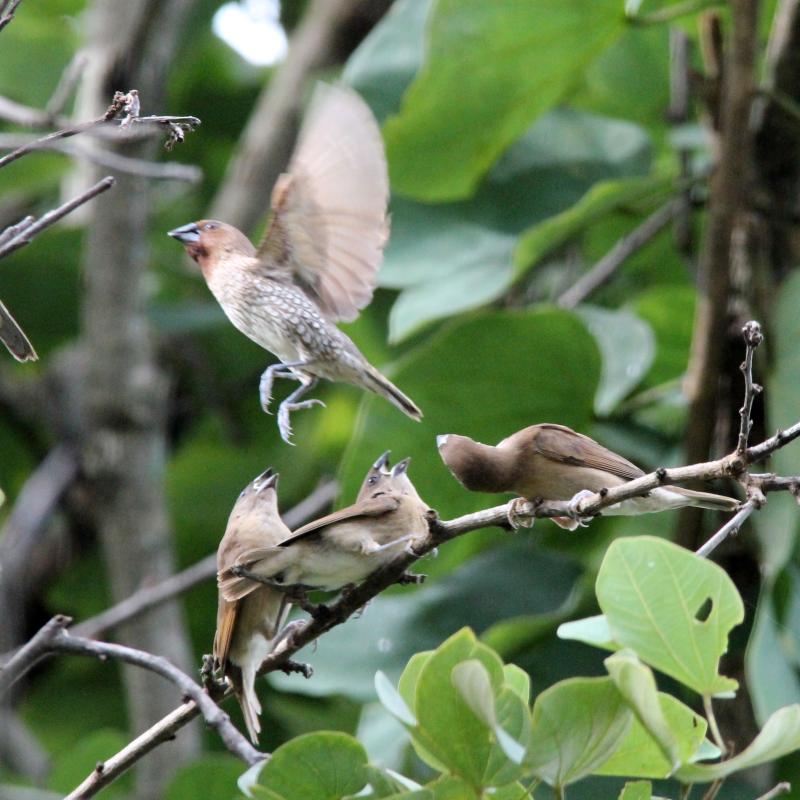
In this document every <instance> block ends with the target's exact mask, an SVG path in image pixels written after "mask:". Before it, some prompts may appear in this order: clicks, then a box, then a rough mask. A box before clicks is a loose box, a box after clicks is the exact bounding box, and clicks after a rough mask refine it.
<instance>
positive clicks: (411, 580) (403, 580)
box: [397, 572, 428, 586]
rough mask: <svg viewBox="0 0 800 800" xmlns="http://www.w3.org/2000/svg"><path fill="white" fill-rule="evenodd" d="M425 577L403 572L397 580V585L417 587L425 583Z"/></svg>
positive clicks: (420, 574)
mask: <svg viewBox="0 0 800 800" xmlns="http://www.w3.org/2000/svg"><path fill="white" fill-rule="evenodd" d="M427 577H428V576H427V575H423V574H422V573H419V574H415V573H413V572H404V573H403V574H402V575H401V576H400V577H399V578H398V579H397V583H399V584H400V585H401V586H406V585H407V584H413V585H415V586H417V585H419V584H420V583H425V579H426V578H427Z"/></svg>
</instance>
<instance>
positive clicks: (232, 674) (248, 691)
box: [227, 664, 261, 747]
mask: <svg viewBox="0 0 800 800" xmlns="http://www.w3.org/2000/svg"><path fill="white" fill-rule="evenodd" d="M231 667H233V665H232V664H230V665H229V667H228V671H227V674H228V680H230V682H231V686H233V693H234V694H235V695H236V699H237V700H238V701H239V705H240V706H241V708H242V716H243V717H244V724H245V726H246V727H247V733H248V735H249V736H250V741H251V742H252V743H253V744H254V745H256V747H258V734H259V733H261V720H259V715H260V714H261V702H260V701H259V699H258V695H257V694H256V686H255V683H256V673H255V669H253V668H252V666H251V667H250V668H247V667H246V668H244V669H240V668H239V667H234V668H233V669H232V668H231Z"/></svg>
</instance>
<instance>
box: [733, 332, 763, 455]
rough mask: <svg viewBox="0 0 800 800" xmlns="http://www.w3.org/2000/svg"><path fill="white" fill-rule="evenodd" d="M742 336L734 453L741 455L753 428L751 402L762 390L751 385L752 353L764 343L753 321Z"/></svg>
mask: <svg viewBox="0 0 800 800" xmlns="http://www.w3.org/2000/svg"><path fill="white" fill-rule="evenodd" d="M742 336H743V337H744V343H745V345H746V350H745V356H744V361H743V362H742V365H741V367H740V368H739V369H741V371H742V373H743V374H744V403H742V407H741V408H740V409H739V417H740V425H739V441H738V443H737V445H736V453H737V454H738V455H741V454H742V453H744V451H745V450H746V449H747V439H748V437H749V436H750V430H751V429H752V427H753V421H752V419H751V418H750V415H751V414H752V411H753V400H755V398H756V395H759V394H761V392H762V391H763V388H762V387H761V386H759V385H758V384H757V383H753V353H755V350H756V348H757V347H758V346H759V345H760V344H761V342H763V341H764V336H763V334H762V333H761V326H760V325H759V324H758V323H757V322H756V321H755V320H750V322H747V323H745V325H744V327H743V328H742Z"/></svg>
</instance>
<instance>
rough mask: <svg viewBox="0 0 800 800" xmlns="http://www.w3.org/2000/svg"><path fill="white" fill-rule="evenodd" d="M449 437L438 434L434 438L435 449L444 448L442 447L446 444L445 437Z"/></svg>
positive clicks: (444, 434)
mask: <svg viewBox="0 0 800 800" xmlns="http://www.w3.org/2000/svg"><path fill="white" fill-rule="evenodd" d="M449 435H450V434H449V433H440V434H439V435H438V436H437V437H436V447H438V448H440V449H441V448H442V447H444V446H445V445H446V444H447V437H448V436H449Z"/></svg>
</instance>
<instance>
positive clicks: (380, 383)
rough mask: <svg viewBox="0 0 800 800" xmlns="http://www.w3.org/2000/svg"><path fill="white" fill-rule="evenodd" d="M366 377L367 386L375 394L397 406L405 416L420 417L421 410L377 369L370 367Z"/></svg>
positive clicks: (419, 418)
mask: <svg viewBox="0 0 800 800" xmlns="http://www.w3.org/2000/svg"><path fill="white" fill-rule="evenodd" d="M364 377H365V378H366V379H367V384H368V385H369V388H370V389H372V391H373V392H375V394H379V395H380V396H381V397H384V398H386V399H387V400H388V401H389V402H390V403H391V404H392V405H393V406H397V408H399V409H400V410H401V411H402V412H403V413H404V414H405V415H406V416H409V417H411V419H413V420H416V421H417V422H419V421H420V420H421V419H422V411H420V409H419V407H418V406H417V404H416V403H415V402H414V401H413V400H412V399H411V398H410V397H407V396H406V395H404V394H403V393H402V392H401V391H400V390H399V389H398V388H397V387H396V386H395V385H394V384H393V383H392V382H391V381H390V380H389V379H388V378H385V377H384V376H383V375H381V373H380V372H378V370H376V369H374V368H373V367H370V369H369V371H368V372H367V373H366V374H365V376H364Z"/></svg>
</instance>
